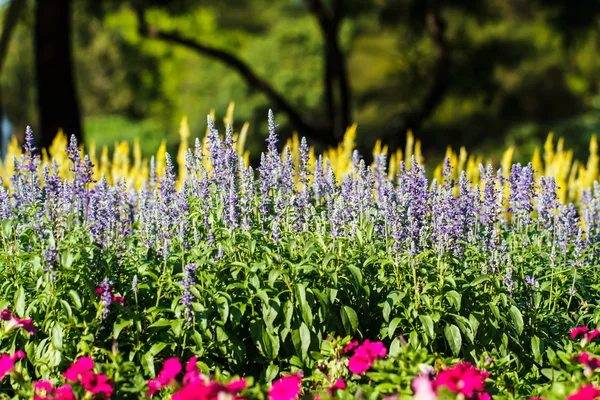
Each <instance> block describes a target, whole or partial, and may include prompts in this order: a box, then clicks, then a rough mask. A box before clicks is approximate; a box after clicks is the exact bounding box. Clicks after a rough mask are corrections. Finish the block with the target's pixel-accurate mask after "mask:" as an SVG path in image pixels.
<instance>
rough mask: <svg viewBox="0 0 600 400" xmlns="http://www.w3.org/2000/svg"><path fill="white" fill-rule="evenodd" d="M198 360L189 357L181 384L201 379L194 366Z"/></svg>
mask: <svg viewBox="0 0 600 400" xmlns="http://www.w3.org/2000/svg"><path fill="white" fill-rule="evenodd" d="M197 360H198V358H197V357H196V356H193V357H191V358H190V359H189V360H188V362H187V363H186V364H185V375H184V376H183V383H184V384H186V383H190V382H193V381H195V380H198V379H201V378H202V375H201V374H200V371H199V370H198V366H197V365H196V361H197Z"/></svg>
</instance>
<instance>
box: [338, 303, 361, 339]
mask: <svg viewBox="0 0 600 400" xmlns="http://www.w3.org/2000/svg"><path fill="white" fill-rule="evenodd" d="M340 314H341V317H342V324H343V325H344V329H345V330H346V333H347V334H348V335H351V334H353V333H354V332H356V330H357V329H358V315H356V311H354V310H353V309H352V308H351V307H348V306H344V307H342V310H341V311H340Z"/></svg>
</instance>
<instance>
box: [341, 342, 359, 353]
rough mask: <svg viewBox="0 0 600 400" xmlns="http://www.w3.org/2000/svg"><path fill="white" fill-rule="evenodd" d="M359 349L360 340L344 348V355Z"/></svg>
mask: <svg viewBox="0 0 600 400" xmlns="http://www.w3.org/2000/svg"><path fill="white" fill-rule="evenodd" d="M357 347H358V340H353V341H351V342H350V343H348V346H346V347H344V353H348V352H349V351H352V350H354V349H355V348H357Z"/></svg>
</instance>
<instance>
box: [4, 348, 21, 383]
mask: <svg viewBox="0 0 600 400" xmlns="http://www.w3.org/2000/svg"><path fill="white" fill-rule="evenodd" d="M22 358H25V353H23V352H22V351H21V350H17V351H15V354H13V355H12V356H9V355H8V354H2V356H0V380H1V379H2V378H4V376H5V375H6V374H8V373H9V372H10V371H12V369H13V367H14V366H15V362H17V360H20V359H22Z"/></svg>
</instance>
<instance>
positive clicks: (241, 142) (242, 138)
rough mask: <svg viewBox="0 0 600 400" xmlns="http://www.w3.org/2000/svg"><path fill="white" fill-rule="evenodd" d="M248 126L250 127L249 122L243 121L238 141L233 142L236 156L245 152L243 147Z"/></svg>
mask: <svg viewBox="0 0 600 400" xmlns="http://www.w3.org/2000/svg"><path fill="white" fill-rule="evenodd" d="M249 128H250V123H249V122H244V125H242V129H241V130H240V135H239V138H238V141H237V142H236V144H235V149H236V152H237V154H238V156H242V154H246V153H247V152H244V147H245V146H246V138H247V137H248V129H249ZM246 165H248V162H247V161H246Z"/></svg>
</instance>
